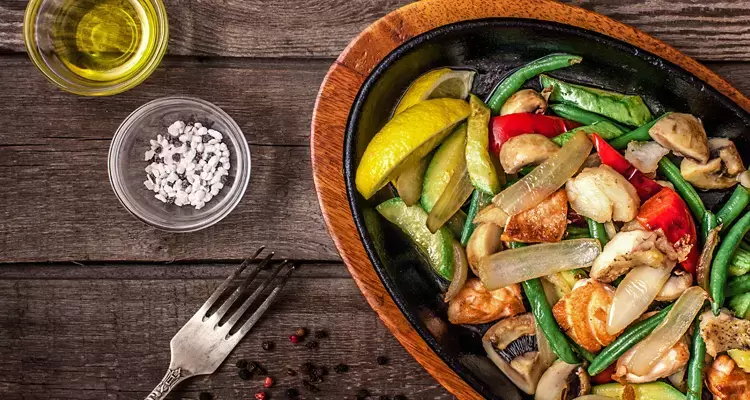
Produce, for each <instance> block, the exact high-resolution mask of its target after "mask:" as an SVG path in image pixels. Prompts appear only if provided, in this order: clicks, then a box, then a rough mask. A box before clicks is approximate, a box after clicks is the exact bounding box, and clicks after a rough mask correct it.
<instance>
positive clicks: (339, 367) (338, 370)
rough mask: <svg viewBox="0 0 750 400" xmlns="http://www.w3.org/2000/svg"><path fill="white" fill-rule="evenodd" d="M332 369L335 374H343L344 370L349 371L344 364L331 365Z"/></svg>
mask: <svg viewBox="0 0 750 400" xmlns="http://www.w3.org/2000/svg"><path fill="white" fill-rule="evenodd" d="M333 371H334V372H336V373H337V374H343V373H345V372H349V366H348V365H346V364H343V363H342V364H337V365H336V366H335V367H333Z"/></svg>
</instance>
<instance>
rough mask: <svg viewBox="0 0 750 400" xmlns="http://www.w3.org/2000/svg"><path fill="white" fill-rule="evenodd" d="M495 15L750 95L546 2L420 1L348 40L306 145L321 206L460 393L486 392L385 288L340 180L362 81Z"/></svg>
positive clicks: (392, 321)
mask: <svg viewBox="0 0 750 400" xmlns="http://www.w3.org/2000/svg"><path fill="white" fill-rule="evenodd" d="M497 17H506V18H527V19H533V20H542V21H552V22H558V23H563V24H567V25H571V26H575V27H578V28H583V29H586V30H590V31H594V32H598V33H601V34H604V35H607V36H610V37H613V38H615V39H619V40H622V41H624V42H628V43H630V44H632V45H634V46H637V47H640V48H641V49H643V50H646V51H648V52H650V53H653V54H655V55H657V56H659V57H661V58H663V59H665V60H668V61H670V62H672V63H674V64H676V65H678V66H680V67H682V68H684V69H685V70H686V71H688V72H690V73H692V74H693V75H695V76H696V77H698V78H699V79H701V80H702V81H703V82H705V83H707V84H709V85H711V86H713V87H714V88H715V89H717V90H718V91H719V92H721V93H722V94H724V95H725V96H727V97H728V98H729V99H731V100H732V101H734V102H735V103H737V104H738V105H739V106H741V107H742V108H744V109H745V110H747V111H749V112H750V100H748V99H747V98H746V97H745V96H743V95H742V94H741V93H740V92H739V91H737V90H736V89H735V88H733V87H732V86H731V85H730V84H729V83H727V82H726V81H724V80H723V79H722V78H720V77H719V76H718V75H716V74H714V73H713V72H711V71H710V70H709V69H707V68H706V67H704V66H703V65H701V64H699V63H698V62H697V61H695V60H693V59H691V58H690V57H687V56H686V55H684V54H682V53H681V52H679V51H678V50H676V49H674V48H672V47H670V46H668V45H666V44H664V43H662V42H661V41H659V40H657V39H655V38H653V37H651V36H649V35H647V34H645V33H643V32H641V31H639V30H637V29H635V28H633V27H630V26H627V25H625V24H622V23H620V22H617V21H615V20H612V19H610V18H608V17H605V16H603V15H599V14H596V13H593V12H590V11H586V10H583V9H581V8H577V7H573V6H568V5H565V4H561V3H557V2H554V1H551V0H527V1H523V2H519V1H516V0H486V1H483V0H423V1H420V2H417V3H413V4H410V5H407V6H405V7H402V8H400V9H398V10H396V11H394V12H392V13H390V14H388V15H386V16H385V17H383V18H381V19H379V20H378V21H376V22H375V23H373V24H372V25H370V26H369V27H368V28H367V29H365V30H364V31H363V32H362V33H360V34H359V36H357V37H356V38H355V39H354V40H352V42H351V43H350V44H349V46H348V47H347V48H346V49H345V50H344V52H343V53H341V55H340V56H339V57H338V59H337V60H336V62H335V63H334V64H333V65H332V66H331V69H330V70H329V71H328V74H327V75H326V77H325V79H324V80H323V84H322V85H321V88H320V92H319V93H318V97H317V100H316V103H315V109H314V111H313V119H312V128H311V137H310V142H311V143H310V144H311V156H312V168H313V178H314V180H315V188H316V191H317V193H318V199H319V201H320V208H321V210H322V212H323V217H324V218H325V221H326V225H327V226H328V231H329V232H330V234H331V237H332V238H333V241H334V243H335V244H336V247H337V248H338V251H339V253H340V254H341V257H342V259H343V260H344V262H345V263H346V265H347V267H348V268H349V271H350V272H351V274H352V277H353V278H354V280H355V282H356V283H357V285H358V286H359V288H360V290H361V291H362V293H363V294H364V295H365V298H366V299H367V301H368V303H369V304H370V306H371V307H372V308H373V309H374V310H375V311H376V312H377V313H378V315H379V316H380V318H381V319H382V320H383V322H384V323H385V325H386V326H387V327H388V329H390V330H391V332H393V334H394V335H395V336H396V338H397V339H398V340H399V341H400V342H401V344H402V345H403V346H404V347H405V348H406V350H408V351H409V352H410V353H411V354H412V356H413V357H414V358H415V359H416V360H417V361H418V362H419V363H420V364H421V365H422V366H423V367H424V368H425V369H426V370H427V371H428V372H429V373H430V374H432V376H434V377H435V379H437V380H438V381H439V382H440V383H441V384H442V385H443V386H445V387H446V388H447V389H448V390H450V391H451V392H452V393H453V394H454V395H456V396H457V397H458V398H460V399H482V398H483V397H482V396H481V395H480V394H479V393H477V392H476V391H475V390H473V389H472V388H471V387H470V386H469V385H468V384H467V383H466V382H464V381H463V380H462V379H461V378H460V377H459V376H458V375H456V374H455V373H454V372H453V370H452V369H451V368H449V367H448V366H447V365H446V364H445V363H444V362H443V361H442V360H441V359H440V358H439V357H438V356H437V355H436V354H435V353H434V352H433V351H432V349H430V347H429V346H428V345H427V343H426V342H425V341H424V340H423V339H422V338H421V337H420V336H419V334H418V333H417V332H416V331H415V330H414V329H413V328H412V326H411V325H410V324H409V322H408V321H407V320H406V317H404V315H403V314H402V313H401V311H400V310H399V308H398V307H397V306H396V304H395V303H394V301H393V299H392V298H391V296H390V295H389V294H388V292H387V291H386V290H385V288H384V286H383V284H382V282H381V281H380V278H379V277H378V275H377V273H376V272H375V269H374V268H373V265H372V263H371V262H370V260H369V258H368V256H367V253H366V252H365V248H364V246H363V244H362V242H361V241H360V238H359V235H358V234H357V229H356V227H355V224H354V219H353V217H352V211H351V209H350V206H349V202H348V200H347V195H346V187H345V182H344V175H343V168H344V160H343V156H344V134H345V130H346V124H347V119H348V116H349V111H350V109H351V107H352V104H353V102H354V99H355V97H356V95H357V92H358V91H359V89H360V86H361V85H362V84H363V83H364V81H365V79H366V78H367V76H368V75H369V74H370V72H371V71H372V70H373V68H375V66H376V65H378V63H379V62H380V61H381V60H383V58H385V57H386V56H387V55H388V54H389V53H390V52H391V51H393V50H394V49H395V48H397V47H398V46H400V45H402V44H403V43H404V42H406V41H408V40H409V39H411V38H413V37H415V36H417V35H420V34H422V33H425V32H427V31H430V30H432V29H435V28H438V27H440V26H443V25H447V24H452V23H455V22H462V21H469V20H476V19H483V18H497Z"/></svg>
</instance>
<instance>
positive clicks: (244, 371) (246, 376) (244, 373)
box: [237, 368, 253, 381]
mask: <svg viewBox="0 0 750 400" xmlns="http://www.w3.org/2000/svg"><path fill="white" fill-rule="evenodd" d="M237 375H239V376H240V379H242V380H243V381H248V380H250V378H252V377H253V373H252V372H250V370H248V369H246V368H243V369H241V370H240V372H238V373H237Z"/></svg>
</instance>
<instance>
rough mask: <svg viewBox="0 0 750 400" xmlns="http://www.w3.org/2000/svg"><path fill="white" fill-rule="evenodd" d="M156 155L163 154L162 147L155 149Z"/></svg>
mask: <svg viewBox="0 0 750 400" xmlns="http://www.w3.org/2000/svg"><path fill="white" fill-rule="evenodd" d="M154 153H156V154H159V153H161V146H157V147H156V148H155V149H154Z"/></svg>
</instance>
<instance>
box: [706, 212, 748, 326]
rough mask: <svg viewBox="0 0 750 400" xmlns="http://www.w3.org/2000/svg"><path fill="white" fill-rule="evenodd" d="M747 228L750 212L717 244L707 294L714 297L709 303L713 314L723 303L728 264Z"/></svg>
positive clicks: (715, 313)
mask: <svg viewBox="0 0 750 400" xmlns="http://www.w3.org/2000/svg"><path fill="white" fill-rule="evenodd" d="M748 230H750V213H746V214H745V215H743V216H742V218H740V220H739V221H737V223H736V224H734V226H732V228H731V229H730V230H729V232H728V233H727V236H726V237H725V238H724V240H723V241H722V242H721V244H720V245H719V250H718V251H717V252H716V257H714V262H713V265H711V280H710V286H709V289H710V290H709V292H710V293H709V294H710V295H711V298H713V299H714V301H713V303H711V310H713V312H714V315H719V310H721V306H723V305H724V299H725V297H724V285H725V284H726V282H727V274H728V273H729V264H730V261H731V260H732V258H733V257H734V253H735V252H736V251H737V247H739V245H740V241H741V240H742V238H743V237H744V236H745V234H746V233H747V231H748Z"/></svg>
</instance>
